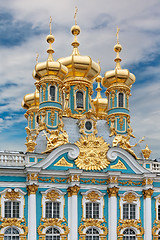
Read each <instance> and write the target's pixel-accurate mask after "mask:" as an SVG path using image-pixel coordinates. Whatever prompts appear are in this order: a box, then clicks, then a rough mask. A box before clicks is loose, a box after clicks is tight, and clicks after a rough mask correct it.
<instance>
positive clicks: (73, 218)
mask: <svg viewBox="0 0 160 240" xmlns="http://www.w3.org/2000/svg"><path fill="white" fill-rule="evenodd" d="M79 189H80V187H78V186H76V185H75V186H73V187H69V188H68V189H67V191H68V200H69V198H70V200H69V202H68V205H69V204H71V205H70V206H71V207H70V209H69V208H68V210H71V211H70V213H69V212H68V214H69V215H68V218H70V220H69V219H68V220H69V221H70V226H69V228H70V234H69V238H70V240H73V239H74V240H78V203H77V200H78V198H77V194H78V192H79Z"/></svg>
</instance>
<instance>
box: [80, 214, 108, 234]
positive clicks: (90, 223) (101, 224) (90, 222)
mask: <svg viewBox="0 0 160 240" xmlns="http://www.w3.org/2000/svg"><path fill="white" fill-rule="evenodd" d="M105 223H106V221H105V220H98V219H92V218H90V219H85V220H84V221H83V223H81V224H80V226H79V228H78V232H79V235H80V237H81V236H84V233H83V231H84V229H85V228H88V227H97V228H99V229H101V230H102V231H103V233H102V234H101V236H102V237H106V235H107V234H108V229H107V227H106V226H105Z"/></svg>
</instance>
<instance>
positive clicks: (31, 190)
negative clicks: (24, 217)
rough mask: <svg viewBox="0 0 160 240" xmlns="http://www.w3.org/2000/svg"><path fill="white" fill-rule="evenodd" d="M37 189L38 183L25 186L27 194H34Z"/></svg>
mask: <svg viewBox="0 0 160 240" xmlns="http://www.w3.org/2000/svg"><path fill="white" fill-rule="evenodd" d="M37 190H38V185H36V184H32V185H28V186H27V191H28V196H29V195H31V194H36V192H37Z"/></svg>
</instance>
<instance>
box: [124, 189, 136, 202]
mask: <svg viewBox="0 0 160 240" xmlns="http://www.w3.org/2000/svg"><path fill="white" fill-rule="evenodd" d="M123 201H126V202H128V203H132V202H134V201H137V197H136V196H135V195H134V194H133V193H132V192H129V193H127V194H125V196H124V198H123Z"/></svg>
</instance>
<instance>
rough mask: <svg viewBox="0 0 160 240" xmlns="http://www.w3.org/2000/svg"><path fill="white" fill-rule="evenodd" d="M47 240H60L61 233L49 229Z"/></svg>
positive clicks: (54, 229)
mask: <svg viewBox="0 0 160 240" xmlns="http://www.w3.org/2000/svg"><path fill="white" fill-rule="evenodd" d="M46 240H60V232H59V231H58V229H56V228H49V229H48V230H47V231H46Z"/></svg>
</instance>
